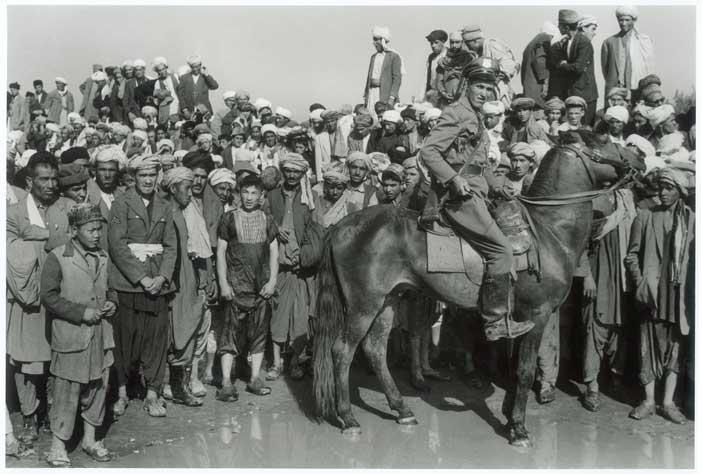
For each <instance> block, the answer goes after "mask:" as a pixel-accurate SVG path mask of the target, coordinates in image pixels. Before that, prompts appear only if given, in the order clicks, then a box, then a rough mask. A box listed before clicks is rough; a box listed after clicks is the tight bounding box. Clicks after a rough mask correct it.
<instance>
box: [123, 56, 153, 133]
mask: <svg viewBox="0 0 702 474" xmlns="http://www.w3.org/2000/svg"><path fill="white" fill-rule="evenodd" d="M145 71H146V62H144V60H143V59H136V60H134V77H132V78H131V79H128V80H127V82H126V83H125V85H124V97H123V99H122V105H123V106H124V109H125V111H126V113H127V116H128V118H129V122H130V123H131V122H133V121H134V119H135V118H137V117H141V108H142V107H143V106H144V105H146V94H144V86H146V85H147V82H148V79H147V77H146V76H145Z"/></svg>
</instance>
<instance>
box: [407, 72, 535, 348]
mask: <svg viewBox="0 0 702 474" xmlns="http://www.w3.org/2000/svg"><path fill="white" fill-rule="evenodd" d="M466 78H467V81H468V88H467V91H466V94H465V95H464V96H462V97H461V98H460V99H459V100H458V101H457V102H456V103H454V104H451V105H450V106H448V107H446V109H444V111H443V113H442V114H441V117H440V118H439V121H438V123H437V124H436V127H434V129H433V130H432V131H431V132H430V133H429V136H428V137H427V138H426V140H425V142H424V144H423V146H422V149H421V151H420V155H419V160H420V161H421V162H422V163H424V164H425V165H426V167H427V168H428V169H429V171H430V172H431V174H432V176H433V179H434V181H435V182H436V183H437V184H440V185H443V186H442V187H441V188H438V189H437V193H438V194H439V196H441V195H444V194H445V193H446V191H445V190H443V187H448V190H449V192H450V195H451V197H452V198H453V199H454V200H455V202H456V205H455V206H451V207H450V208H447V209H445V212H446V215H447V217H448V218H449V220H450V221H451V223H452V224H453V228H454V230H455V231H456V232H457V233H459V234H460V235H461V236H463V237H464V238H465V239H466V240H468V241H469V242H470V243H471V245H472V246H473V247H474V248H475V250H476V251H477V252H478V253H479V254H481V256H482V257H483V259H484V260H485V277H484V280H483V283H482V285H481V298H480V301H481V308H480V312H481V315H482V318H483V322H484V327H483V330H484V332H485V335H486V337H487V339H488V340H490V341H496V340H498V339H501V338H515V337H518V336H520V335H522V334H525V333H527V332H528V331H530V330H531V329H532V328H533V326H534V324H533V323H532V322H530V321H524V322H517V321H513V322H510V324H509V326H508V324H507V321H506V319H507V317H509V313H510V311H509V307H510V293H511V285H512V280H511V274H510V273H511V269H512V248H511V245H510V243H509V241H508V240H507V238H506V237H505V236H504V234H503V233H502V231H501V230H500V229H499V227H497V225H496V224H495V221H494V219H493V218H492V216H491V215H490V213H489V211H488V209H487V205H486V202H485V199H486V198H487V193H488V182H487V179H492V176H491V173H490V171H489V168H486V166H487V161H488V157H487V150H488V142H489V138H488V136H487V133H486V132H485V128H484V126H483V125H482V122H481V120H480V115H479V111H480V109H481V107H482V105H483V103H484V102H485V101H486V100H488V98H489V97H490V95H491V93H492V91H493V90H494V88H495V83H496V82H497V74H496V71H495V69H494V62H493V61H492V60H490V59H488V58H478V59H476V60H475V61H474V62H473V63H471V65H470V66H469V68H468V70H467V71H466ZM459 171H460V174H459Z"/></svg>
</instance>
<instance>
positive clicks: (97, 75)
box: [90, 71, 107, 82]
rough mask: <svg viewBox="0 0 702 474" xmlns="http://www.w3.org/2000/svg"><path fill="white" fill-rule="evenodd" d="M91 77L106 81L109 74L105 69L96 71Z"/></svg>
mask: <svg viewBox="0 0 702 474" xmlns="http://www.w3.org/2000/svg"><path fill="white" fill-rule="evenodd" d="M90 79H92V80H93V81H95V82H97V81H106V80H107V74H105V73H104V72H103V71H95V72H94V73H93V74H92V75H91V76H90Z"/></svg>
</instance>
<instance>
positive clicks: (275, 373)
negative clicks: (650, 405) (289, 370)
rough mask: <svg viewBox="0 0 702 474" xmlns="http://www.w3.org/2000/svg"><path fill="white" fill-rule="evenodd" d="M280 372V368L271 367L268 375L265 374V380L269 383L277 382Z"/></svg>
mask: <svg viewBox="0 0 702 474" xmlns="http://www.w3.org/2000/svg"><path fill="white" fill-rule="evenodd" d="M281 371H282V368H281V367H273V368H271V369H270V370H269V371H268V373H267V374H266V380H268V381H269V382H272V381H273V380H278V378H279V377H280V372H281Z"/></svg>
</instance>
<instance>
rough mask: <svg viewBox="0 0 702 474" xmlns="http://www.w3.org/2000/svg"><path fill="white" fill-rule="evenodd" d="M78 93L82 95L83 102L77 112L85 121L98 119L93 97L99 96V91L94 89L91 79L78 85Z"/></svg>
mask: <svg viewBox="0 0 702 474" xmlns="http://www.w3.org/2000/svg"><path fill="white" fill-rule="evenodd" d="M80 91H81V93H82V94H83V102H82V103H81V105H80V110H79V112H80V113H81V114H82V115H83V118H84V119H85V120H87V121H90V120H97V119H98V110H97V109H96V108H95V104H94V101H95V97H97V96H99V95H100V91H99V90H98V89H97V87H95V82H94V81H93V80H92V79H91V78H87V79H86V80H85V82H83V83H82V84H81V85H80Z"/></svg>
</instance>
